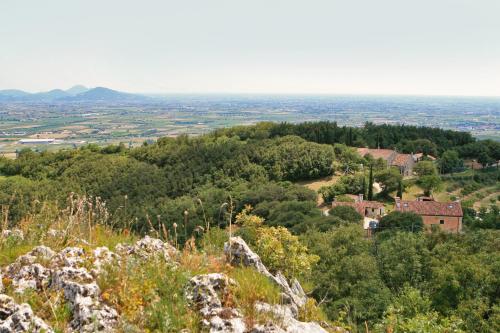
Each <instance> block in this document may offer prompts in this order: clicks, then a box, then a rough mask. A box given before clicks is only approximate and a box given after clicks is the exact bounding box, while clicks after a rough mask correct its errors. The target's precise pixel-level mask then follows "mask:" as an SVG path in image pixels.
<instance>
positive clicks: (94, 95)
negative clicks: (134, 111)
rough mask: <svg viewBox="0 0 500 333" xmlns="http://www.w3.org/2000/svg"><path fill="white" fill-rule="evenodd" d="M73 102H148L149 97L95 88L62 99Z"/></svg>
mask: <svg viewBox="0 0 500 333" xmlns="http://www.w3.org/2000/svg"><path fill="white" fill-rule="evenodd" d="M64 100H65V101H75V102H140V101H150V100H151V98H150V97H146V96H142V95H135V94H129V93H124V92H120V91H116V90H113V89H109V88H104V87H97V88H93V89H89V90H88V91H86V92H83V93H81V94H78V95H76V96H72V97H67V98H64Z"/></svg>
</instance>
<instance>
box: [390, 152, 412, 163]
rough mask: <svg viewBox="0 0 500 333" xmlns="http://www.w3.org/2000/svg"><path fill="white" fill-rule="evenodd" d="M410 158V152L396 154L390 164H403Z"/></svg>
mask: <svg viewBox="0 0 500 333" xmlns="http://www.w3.org/2000/svg"><path fill="white" fill-rule="evenodd" d="M410 158H412V157H411V155H410V154H397V155H396V158H395V159H394V161H392V163H391V165H395V166H405V164H406V163H407V162H408V159H410Z"/></svg>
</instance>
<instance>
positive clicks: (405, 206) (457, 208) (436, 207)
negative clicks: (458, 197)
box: [395, 201, 464, 217]
mask: <svg viewBox="0 0 500 333" xmlns="http://www.w3.org/2000/svg"><path fill="white" fill-rule="evenodd" d="M395 208H396V210H398V211H401V212H414V213H417V214H418V215H425V216H459V217H462V216H463V215H464V214H463V212H462V206H461V205H460V203H459V202H437V201H400V202H399V204H398V203H396V207H395Z"/></svg>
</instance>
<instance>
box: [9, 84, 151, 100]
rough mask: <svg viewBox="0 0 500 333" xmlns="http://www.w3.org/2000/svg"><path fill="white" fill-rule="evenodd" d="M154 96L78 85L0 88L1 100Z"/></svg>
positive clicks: (124, 98)
mask: <svg viewBox="0 0 500 333" xmlns="http://www.w3.org/2000/svg"><path fill="white" fill-rule="evenodd" d="M152 100H153V98H151V97H147V96H143V95H136V94H129V93H124V92H120V91H116V90H112V89H109V88H104V87H97V88H93V89H88V88H87V87H84V86H82V85H76V86H74V87H71V88H70V89H68V90H66V91H64V90H61V89H54V90H50V91H46V92H39V93H34V94H31V93H28V92H25V91H22V90H15V89H9V90H0V101H3V102H21V103H22V102H60V103H71V102H78V103H85V102H89V103H107V102H109V103H120V102H129V103H130V102H148V101H152Z"/></svg>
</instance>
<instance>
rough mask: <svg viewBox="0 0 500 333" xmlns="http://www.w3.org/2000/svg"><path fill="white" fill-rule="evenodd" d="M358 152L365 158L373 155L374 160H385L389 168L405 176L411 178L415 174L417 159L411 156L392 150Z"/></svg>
mask: <svg viewBox="0 0 500 333" xmlns="http://www.w3.org/2000/svg"><path fill="white" fill-rule="evenodd" d="M357 150H358V153H359V154H360V155H361V156H363V157H364V156H366V155H371V156H372V157H373V158H374V159H379V158H381V159H383V160H384V161H386V162H387V166H388V167H395V168H397V169H398V170H399V172H400V173H401V174H402V175H403V176H411V175H412V174H413V166H414V165H415V159H414V157H413V156H412V155H411V154H400V153H398V152H397V151H395V150H392V149H371V148H358V149H357Z"/></svg>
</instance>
